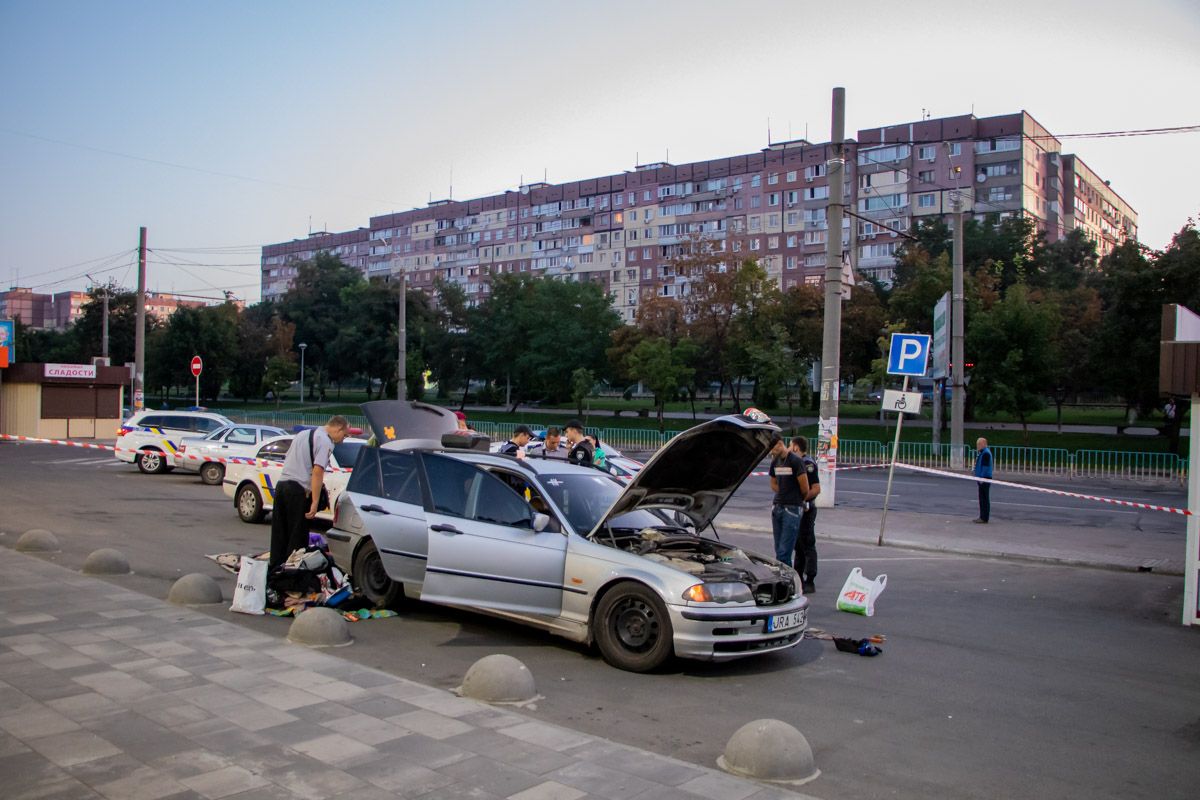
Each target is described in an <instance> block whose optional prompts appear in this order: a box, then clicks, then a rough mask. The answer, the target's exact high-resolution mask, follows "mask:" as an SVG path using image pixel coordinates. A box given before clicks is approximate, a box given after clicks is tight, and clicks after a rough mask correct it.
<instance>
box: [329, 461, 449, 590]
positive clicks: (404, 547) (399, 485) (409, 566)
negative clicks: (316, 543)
mask: <svg viewBox="0 0 1200 800" xmlns="http://www.w3.org/2000/svg"><path fill="white" fill-rule="evenodd" d="M346 493H347V494H348V495H349V496H350V498H351V500H352V501H353V502H354V506H355V507H356V508H357V509H358V515H359V518H360V519H361V520H362V521H363V524H364V525H365V526H366V528H367V532H368V533H369V534H370V536H371V540H372V541H373V542H374V543H375V547H376V549H377V550H379V556H380V559H381V560H382V561H383V566H384V569H385V570H386V571H387V574H388V576H389V577H390V578H391V579H392V580H394V581H398V582H400V583H403V584H405V585H407V586H419V585H420V584H421V583H422V582H423V581H424V580H425V562H426V559H427V558H428V554H429V544H428V542H429V537H428V533H427V529H426V523H425V503H424V493H423V491H422V488H421V465H420V462H419V460H418V457H417V456H416V455H414V454H413V453H403V452H398V451H395V450H381V449H379V448H376V447H364V448H362V452H361V454H360V455H359V459H358V462H357V463H356V464H355V465H354V472H352V473H351V475H350V482H349V484H348V485H347V487H346Z"/></svg>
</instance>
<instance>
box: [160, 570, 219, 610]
mask: <svg viewBox="0 0 1200 800" xmlns="http://www.w3.org/2000/svg"><path fill="white" fill-rule="evenodd" d="M223 599H224V598H222V597H221V587H220V585H219V584H218V583H217V582H216V581H215V580H213V579H212V578H210V577H208V576H207V575H204V574H202V573H199V572H193V573H191V574H189V575H184V576H183V577H182V578H180V579H179V580H177V581H175V583H173V584H172V585H171V591H170V592H168V593H167V602H168V603H174V604H175V605H177V606H206V605H211V604H214V603H220V602H221V601H222V600H223Z"/></svg>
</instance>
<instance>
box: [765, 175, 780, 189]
mask: <svg viewBox="0 0 1200 800" xmlns="http://www.w3.org/2000/svg"><path fill="white" fill-rule="evenodd" d="M767 183H768V184H770V185H771V186H774V185H775V184H777V183H779V173H778V172H772V173H771V174H770V175H768V176H767Z"/></svg>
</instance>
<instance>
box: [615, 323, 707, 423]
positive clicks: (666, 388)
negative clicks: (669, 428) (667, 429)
mask: <svg viewBox="0 0 1200 800" xmlns="http://www.w3.org/2000/svg"><path fill="white" fill-rule="evenodd" d="M696 351H697V348H696V346H695V345H694V344H693V343H692V342H691V341H690V340H688V339H683V340H680V341H679V342H678V343H676V344H675V345H672V344H671V342H670V341H669V340H667V339H665V338H662V337H654V338H647V339H643V340H642V341H641V342H640V343H638V345H637V347H635V348H633V351H632V352H631V353H630V354H629V360H628V364H627V365H626V369H628V371H629V374H631V375H633V376H634V377H635V378H637V380H639V381H641V382H642V383H643V384H644V385H645V386H646V387H647V388H648V389H649V390H650V391H651V392H652V393H653V395H654V409H655V412H656V414H657V416H658V429H659V430H660V431H661V430H663V428H664V425H663V409H664V407H665V406H666V403H667V401H668V400H670V399H671V398H672V397H674V396H675V395H676V394H677V393H678V392H679V389H680V387H682V386H685V385H687V384H689V383H690V382H691V380H692V377H693V375H694V374H695V369H694V368H693V367H691V366H689V362H691V361H692V360H693V359H695V357H696Z"/></svg>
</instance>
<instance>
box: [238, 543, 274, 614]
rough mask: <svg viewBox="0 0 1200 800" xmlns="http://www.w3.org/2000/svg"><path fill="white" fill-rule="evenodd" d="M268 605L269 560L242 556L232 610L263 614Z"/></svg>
mask: <svg viewBox="0 0 1200 800" xmlns="http://www.w3.org/2000/svg"><path fill="white" fill-rule="evenodd" d="M266 606H267V562H266V561H260V560H259V559H257V558H251V557H250V556H242V567H241V569H240V570H238V577H237V589H235V590H234V592H233V605H231V606H230V607H229V610H230V611H239V612H241V613H243V614H262V613H265V612H264V609H265V608H266Z"/></svg>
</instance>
